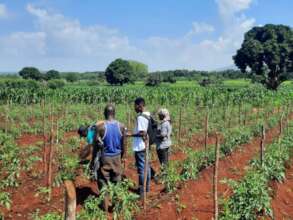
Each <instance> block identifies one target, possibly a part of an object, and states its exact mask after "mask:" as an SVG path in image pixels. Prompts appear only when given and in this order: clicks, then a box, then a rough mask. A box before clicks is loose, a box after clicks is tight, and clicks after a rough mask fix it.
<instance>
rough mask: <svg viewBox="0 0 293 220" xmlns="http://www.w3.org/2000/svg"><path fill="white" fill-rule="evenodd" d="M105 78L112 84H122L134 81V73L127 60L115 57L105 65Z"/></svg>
mask: <svg viewBox="0 0 293 220" xmlns="http://www.w3.org/2000/svg"><path fill="white" fill-rule="evenodd" d="M105 76H106V80H107V82H108V83H110V84H112V85H123V84H125V83H131V82H134V77H135V74H134V72H133V69H132V67H131V65H130V64H129V62H128V61H126V60H122V59H116V60H114V61H113V62H112V63H110V65H109V66H108V67H107V69H106V72H105Z"/></svg>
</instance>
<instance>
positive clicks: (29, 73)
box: [18, 67, 43, 80]
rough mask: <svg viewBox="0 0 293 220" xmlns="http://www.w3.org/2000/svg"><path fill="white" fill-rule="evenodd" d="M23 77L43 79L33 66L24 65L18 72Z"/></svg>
mask: <svg viewBox="0 0 293 220" xmlns="http://www.w3.org/2000/svg"><path fill="white" fill-rule="evenodd" d="M18 74H19V75H20V76H21V77H22V78H24V79H33V80H41V79H43V75H42V74H41V72H40V71H39V70H38V69H37V68H35V67H24V68H23V69H22V70H20V71H19V73H18Z"/></svg>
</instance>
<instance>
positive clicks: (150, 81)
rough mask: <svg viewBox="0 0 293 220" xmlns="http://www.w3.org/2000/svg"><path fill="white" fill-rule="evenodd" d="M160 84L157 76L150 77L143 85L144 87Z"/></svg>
mask: <svg viewBox="0 0 293 220" xmlns="http://www.w3.org/2000/svg"><path fill="white" fill-rule="evenodd" d="M160 84H161V79H160V76H159V75H150V76H149V77H148V78H147V80H146V83H145V85H146V86H159V85H160Z"/></svg>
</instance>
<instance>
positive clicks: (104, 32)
mask: <svg viewBox="0 0 293 220" xmlns="http://www.w3.org/2000/svg"><path fill="white" fill-rule="evenodd" d="M252 2H253V0H215V4H217V7H218V14H219V18H220V19H221V22H222V24H223V26H224V29H223V31H222V32H221V33H219V34H218V36H217V38H216V39H215V40H204V38H203V37H202V36H205V35H209V34H212V33H214V32H215V31H216V30H217V27H214V26H213V25H211V24H208V23H206V22H205V21H193V22H192V23H191V24H190V30H186V34H184V35H183V36H179V37H177V38H166V37H160V36H150V37H149V38H146V39H138V40H137V42H139V43H136V44H134V43H133V42H131V41H130V40H129V38H128V37H127V36H125V35H123V34H121V33H120V32H119V31H118V30H116V29H112V28H108V27H106V26H103V25H99V24H96V25H92V26H83V25H81V24H80V22H79V21H78V20H72V19H69V18H67V17H65V16H64V15H62V14H60V13H59V14H58V13H51V12H49V11H48V10H47V9H45V8H39V7H36V6H34V5H32V4H28V5H27V6H26V9H25V10H26V12H27V13H29V14H30V15H32V16H33V19H34V22H35V26H36V27H35V29H36V31H34V32H13V33H10V34H9V35H5V36H0V60H1V64H0V71H4V70H12V71H14V70H19V69H21V68H22V67H24V66H37V67H38V68H40V69H42V70H48V69H52V68H54V69H58V70H61V71H87V70H91V71H93V70H103V69H105V67H106V66H107V65H108V64H109V62H111V61H112V60H114V59H116V58H118V57H122V58H124V59H134V60H139V61H142V62H144V63H146V64H148V66H149V68H150V70H166V69H178V68H186V69H202V70H213V69H218V68H222V67H226V66H230V65H232V64H233V61H232V55H233V54H234V53H235V52H236V50H237V49H238V48H239V47H240V45H241V42H242V40H243V34H244V33H245V32H246V31H248V30H249V29H250V28H251V27H253V26H254V25H256V21H255V19H254V18H249V17H246V15H245V10H247V9H248V8H249V7H250V6H251V4H252ZM7 16H8V13H7V7H6V6H5V5H4V4H0V19H2V18H7ZM198 36H200V38H199V39H203V40H198V38H197V37H198ZM206 39H207V38H206Z"/></svg>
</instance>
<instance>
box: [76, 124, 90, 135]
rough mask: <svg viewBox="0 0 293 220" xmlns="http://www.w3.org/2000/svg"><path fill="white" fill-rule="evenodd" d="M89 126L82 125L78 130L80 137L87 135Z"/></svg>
mask: <svg viewBox="0 0 293 220" xmlns="http://www.w3.org/2000/svg"><path fill="white" fill-rule="evenodd" d="M88 127H89V126H84V125H82V126H80V127H79V128H78V130H77V133H78V134H79V136H80V137H85V136H86V134H87V130H88Z"/></svg>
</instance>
